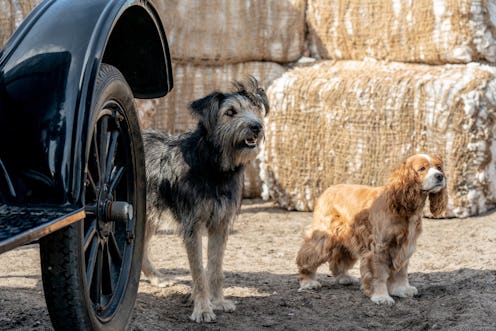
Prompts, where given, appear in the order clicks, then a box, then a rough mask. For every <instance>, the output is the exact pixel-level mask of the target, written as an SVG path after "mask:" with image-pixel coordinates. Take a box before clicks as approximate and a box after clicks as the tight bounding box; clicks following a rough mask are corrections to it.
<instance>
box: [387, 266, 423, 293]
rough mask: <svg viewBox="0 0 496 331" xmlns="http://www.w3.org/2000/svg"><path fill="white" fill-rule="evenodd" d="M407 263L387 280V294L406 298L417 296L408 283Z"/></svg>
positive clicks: (414, 288)
mask: <svg viewBox="0 0 496 331" xmlns="http://www.w3.org/2000/svg"><path fill="white" fill-rule="evenodd" d="M407 270H408V263H407V264H406V265H405V266H404V267H403V268H401V269H400V270H399V271H397V272H395V271H393V272H392V274H391V276H390V277H389V279H388V282H387V287H388V291H389V294H391V295H394V296H397V297H401V298H407V297H413V296H414V295H417V294H418V291H417V288H416V287H414V286H410V283H409V282H408V271H407Z"/></svg>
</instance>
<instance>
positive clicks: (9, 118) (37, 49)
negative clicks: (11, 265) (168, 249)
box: [0, 0, 172, 330]
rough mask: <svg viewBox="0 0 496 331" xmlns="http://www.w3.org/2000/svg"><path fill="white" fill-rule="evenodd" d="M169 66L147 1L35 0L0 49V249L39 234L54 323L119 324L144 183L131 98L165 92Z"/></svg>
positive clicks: (129, 299) (131, 283) (131, 294)
mask: <svg viewBox="0 0 496 331" xmlns="http://www.w3.org/2000/svg"><path fill="white" fill-rule="evenodd" d="M171 72H172V71H171V63H170V55H169V49H168V44H167V40H166V35H165V31H164V29H163V26H162V24H161V20H160V18H159V15H158V14H157V11H156V10H155V9H154V6H153V5H152V3H151V2H150V1H146V0H45V1H43V2H42V3H41V4H39V5H38V6H37V7H36V8H35V10H33V12H32V13H31V14H30V15H29V16H28V17H27V18H26V19H25V20H24V21H23V23H22V24H21V25H20V27H19V28H18V29H17V30H16V32H15V33H14V34H13V35H12V37H11V38H10V39H9V41H8V42H7V43H6V45H5V47H4V48H3V49H2V50H1V51H0V253H3V252H5V251H8V250H10V249H13V248H15V247H18V246H20V245H23V244H26V243H30V242H33V241H36V240H38V242H39V246H40V255H41V267H42V268H41V269H42V278H43V287H44V293H45V298H46V302H47V307H48V311H49V314H50V318H51V320H52V323H53V325H54V327H55V328H56V329H60V330H122V329H125V328H126V326H127V325H128V323H129V319H130V316H131V312H132V309H133V306H134V302H135V299H136V294H137V289H138V283H139V278H140V269H141V258H142V253H143V248H142V244H143V240H142V238H143V235H144V225H145V185H146V183H145V173H144V171H145V170H144V155H143V144H142V140H141V133H140V127H139V123H138V118H137V114H136V111H135V106H134V98H156V97H161V96H164V95H166V94H167V93H168V92H169V91H170V90H171V89H172V73H171ZM0 309H1V308H0Z"/></svg>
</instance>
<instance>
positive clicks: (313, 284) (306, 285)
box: [298, 279, 322, 292]
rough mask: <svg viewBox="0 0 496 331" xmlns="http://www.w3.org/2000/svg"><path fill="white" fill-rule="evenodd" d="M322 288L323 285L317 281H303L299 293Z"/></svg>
mask: <svg viewBox="0 0 496 331" xmlns="http://www.w3.org/2000/svg"><path fill="white" fill-rule="evenodd" d="M321 287H322V285H321V284H320V283H319V282H318V281H316V280H315V279H303V280H301V281H300V288H299V289H298V292H301V291H304V290H318V289H319V288H321Z"/></svg>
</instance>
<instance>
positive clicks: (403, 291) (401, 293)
mask: <svg viewBox="0 0 496 331" xmlns="http://www.w3.org/2000/svg"><path fill="white" fill-rule="evenodd" d="M417 294H418V290H417V288H416V287H415V286H410V285H408V286H401V287H397V288H395V289H394V290H393V291H391V295H394V296H397V297H400V298H411V297H413V296H415V295H417Z"/></svg>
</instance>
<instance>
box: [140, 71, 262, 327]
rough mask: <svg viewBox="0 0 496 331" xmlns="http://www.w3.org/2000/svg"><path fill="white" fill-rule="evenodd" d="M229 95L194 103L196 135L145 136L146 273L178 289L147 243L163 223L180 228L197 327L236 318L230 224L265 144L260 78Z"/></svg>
mask: <svg viewBox="0 0 496 331" xmlns="http://www.w3.org/2000/svg"><path fill="white" fill-rule="evenodd" d="M234 85H235V88H236V90H235V91H234V92H231V93H220V92H214V93H212V94H210V95H208V96H206V97H204V98H202V99H199V100H196V101H194V102H193V103H191V106H190V108H191V111H192V113H193V115H195V116H196V117H197V118H198V120H199V121H198V126H197V128H196V130H194V131H191V132H188V133H185V134H182V135H172V134H167V133H164V132H160V131H152V130H148V131H145V132H144V133H143V139H144V144H145V157H146V176H147V218H148V220H147V234H146V239H145V257H144V260H143V272H144V274H145V276H146V277H147V278H148V279H149V280H150V282H151V283H152V284H154V285H157V286H168V285H170V284H172V282H171V281H170V280H168V279H167V278H166V277H164V276H163V275H162V274H161V273H160V272H159V271H158V270H157V269H156V268H155V267H154V266H153V264H152V262H151V261H150V258H149V249H150V245H149V241H150V239H151V237H152V236H153V234H154V233H155V232H156V231H157V229H158V227H159V225H160V223H161V222H164V221H166V220H167V219H169V220H173V221H175V222H174V223H175V224H177V225H178V226H177V229H178V230H179V233H180V234H181V235H182V238H183V240H184V244H185V246H186V251H187V255H188V260H189V265H190V270H191V276H192V279H193V288H192V299H193V302H194V308H193V314H192V315H191V319H192V320H194V321H196V322H210V321H213V320H214V319H215V314H214V312H213V309H223V310H225V311H233V310H234V309H235V306H234V303H233V302H232V301H230V300H225V299H224V295H223V273H222V260H223V257H224V249H225V247H226V242H227V235H228V228H229V224H230V222H231V221H232V220H233V219H234V218H235V217H236V215H237V213H238V210H239V206H240V202H241V190H242V185H243V167H244V165H245V164H247V163H248V162H250V161H252V160H253V159H254V158H255V157H256V155H257V153H258V150H259V144H260V142H261V141H262V139H263V138H264V129H263V121H262V118H263V116H265V115H266V114H267V113H268V111H269V105H268V101H267V96H266V94H265V92H264V90H263V89H261V88H259V87H258V82H257V80H256V79H255V78H253V77H250V78H249V79H247V80H246V81H245V82H237V83H235V84H234ZM202 229H206V231H207V234H208V262H207V269H206V270H207V272H206V273H205V271H204V268H203V262H202V249H201V246H202V235H201V232H202Z"/></svg>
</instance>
